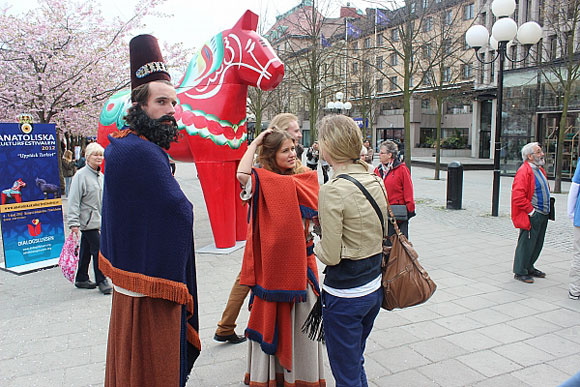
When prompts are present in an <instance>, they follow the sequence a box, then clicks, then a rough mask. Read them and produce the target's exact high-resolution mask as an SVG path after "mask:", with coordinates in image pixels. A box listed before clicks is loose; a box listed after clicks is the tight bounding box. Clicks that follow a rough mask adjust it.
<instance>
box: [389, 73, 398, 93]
mask: <svg viewBox="0 0 580 387" xmlns="http://www.w3.org/2000/svg"><path fill="white" fill-rule="evenodd" d="M396 88H397V77H396V76H394V77H390V78H389V90H395V89H396Z"/></svg>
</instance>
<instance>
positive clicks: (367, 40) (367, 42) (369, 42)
mask: <svg viewBox="0 0 580 387" xmlns="http://www.w3.org/2000/svg"><path fill="white" fill-rule="evenodd" d="M365 48H371V38H366V39H365Z"/></svg>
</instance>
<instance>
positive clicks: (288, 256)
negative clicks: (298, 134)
mask: <svg viewBox="0 0 580 387" xmlns="http://www.w3.org/2000/svg"><path fill="white" fill-rule="evenodd" d="M258 148H259V152H258V159H257V161H258V163H259V164H260V165H262V168H252V164H253V161H254V160H253V159H254V154H255V153H256V150H257V149H258ZM237 178H238V180H239V181H240V183H241V184H242V186H243V187H244V190H243V192H242V199H243V200H248V201H249V203H250V224H249V226H248V227H249V232H248V238H247V242H246V249H245V251H244V259H243V263H242V272H241V275H240V283H241V284H242V285H247V286H249V287H250V288H251V290H252V296H251V298H250V308H251V309H250V320H249V321H248V328H247V329H246V336H247V337H248V338H249V352H248V368H247V372H246V375H245V380H244V383H245V384H247V385H250V386H266V385H277V384H282V385H292V386H294V385H296V386H299V385H304V386H306V385H307V386H325V385H326V381H325V380H324V368H323V362H322V358H323V355H322V353H323V352H322V344H321V343H320V342H318V341H313V340H310V339H309V338H308V335H307V334H305V333H303V332H302V326H303V325H304V323H305V322H306V320H307V318H308V315H309V313H310V311H311V310H312V309H313V307H314V306H315V304H316V303H317V301H318V297H319V293H320V292H319V287H318V269H317V266H316V259H315V258H314V254H313V249H314V245H313V242H312V236H311V234H310V230H311V228H312V225H313V218H315V217H316V215H317V208H318V176H317V174H316V172H315V171H310V170H309V169H308V168H306V167H303V166H302V165H301V164H300V163H299V162H298V160H297V158H296V141H295V140H294V138H293V137H292V136H291V135H290V134H289V133H288V132H285V131H279V130H272V129H268V130H266V131H264V132H262V133H261V134H260V135H259V136H258V137H257V138H256V139H255V140H254V141H253V142H252V143H251V144H250V145H249V146H248V150H247V151H246V153H245V154H244V156H243V157H242V159H241V160H240V164H239V166H238V171H237Z"/></svg>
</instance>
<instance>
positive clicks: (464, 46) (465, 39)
mask: <svg viewBox="0 0 580 387" xmlns="http://www.w3.org/2000/svg"><path fill="white" fill-rule="evenodd" d="M463 49H464V50H470V49H471V47H470V46H469V44H468V43H467V35H466V34H463Z"/></svg>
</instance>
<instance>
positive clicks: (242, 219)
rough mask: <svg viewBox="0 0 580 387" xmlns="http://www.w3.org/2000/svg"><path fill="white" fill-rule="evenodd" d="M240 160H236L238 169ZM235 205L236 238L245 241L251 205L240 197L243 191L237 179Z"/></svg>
mask: <svg viewBox="0 0 580 387" xmlns="http://www.w3.org/2000/svg"><path fill="white" fill-rule="evenodd" d="M239 163H240V162H239V161H236V171H237V170H238V164H239ZM235 188H236V193H235V198H234V200H235V206H236V240H237V241H245V240H246V234H247V232H248V220H247V219H248V208H249V205H244V204H243V202H242V200H241V199H240V193H241V192H242V187H241V186H240V183H239V182H238V180H237V179H236V182H235Z"/></svg>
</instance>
